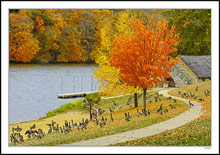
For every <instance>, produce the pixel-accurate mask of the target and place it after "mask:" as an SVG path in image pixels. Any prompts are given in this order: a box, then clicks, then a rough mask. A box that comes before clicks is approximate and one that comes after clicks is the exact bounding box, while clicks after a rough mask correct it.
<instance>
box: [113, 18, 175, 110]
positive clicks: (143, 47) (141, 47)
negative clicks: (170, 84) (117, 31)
mask: <svg viewBox="0 0 220 155" xmlns="http://www.w3.org/2000/svg"><path fill="white" fill-rule="evenodd" d="M145 22H147V23H146V26H145V25H144V24H143V23H144V22H143V21H141V20H133V21H132V25H133V30H134V31H133V35H131V36H126V35H120V36H119V37H118V38H117V39H116V40H114V42H113V49H112V50H111V54H112V58H111V60H110V63H111V66H112V67H116V68H119V69H120V73H121V76H120V78H121V80H122V81H124V82H126V83H127V84H128V85H130V86H135V87H139V88H141V89H143V91H144V95H143V97H144V109H146V92H147V89H148V88H151V87H153V86H157V85H160V84H162V83H167V81H163V80H162V78H163V77H165V78H168V77H169V74H168V72H170V71H171V68H172V66H173V65H174V63H175V59H174V58H173V57H172V54H173V53H174V51H176V46H177V45H178V41H177V40H178V38H179V34H176V33H175V26H171V27H169V25H168V21H166V20H165V19H159V20H156V19H155V17H154V16H152V17H150V18H148V20H147V21H145Z"/></svg>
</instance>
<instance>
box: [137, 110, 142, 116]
mask: <svg viewBox="0 0 220 155" xmlns="http://www.w3.org/2000/svg"><path fill="white" fill-rule="evenodd" d="M137 115H138V117H139V116H141V115H142V113H140V112H139V111H138V109H137Z"/></svg>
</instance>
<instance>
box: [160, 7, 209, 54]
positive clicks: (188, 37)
mask: <svg viewBox="0 0 220 155" xmlns="http://www.w3.org/2000/svg"><path fill="white" fill-rule="evenodd" d="M163 14H164V15H165V17H166V18H167V19H168V20H169V24H170V25H176V31H177V32H178V33H180V38H179V41H180V44H179V47H178V50H177V53H176V54H175V55H178V54H181V55H211V10H210V9H172V10H165V11H164V12H163Z"/></svg>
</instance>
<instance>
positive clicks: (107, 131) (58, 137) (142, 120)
mask: <svg viewBox="0 0 220 155" xmlns="http://www.w3.org/2000/svg"><path fill="white" fill-rule="evenodd" d="M154 93H155V91H154V92H153V91H152V92H149V93H148V95H150V94H152V95H153V94H154ZM128 98H129V95H128V96H123V97H119V98H115V99H105V100H101V102H100V104H99V105H96V106H97V107H101V108H102V109H105V110H106V112H105V113H104V114H103V115H101V116H98V119H100V118H101V117H102V116H104V117H106V118H107V119H108V120H107V124H106V125H105V126H104V127H102V128H101V127H100V126H96V124H95V123H94V122H93V121H90V123H89V125H88V127H87V129H86V130H84V131H82V130H80V131H78V130H77V129H73V131H71V132H69V133H65V134H63V133H62V134H61V133H55V132H54V133H52V134H47V131H48V129H49V127H48V126H46V124H47V123H51V120H54V121H56V122H57V123H59V124H60V125H63V124H64V120H67V121H70V120H71V119H72V120H73V121H74V123H75V122H77V123H78V122H79V121H81V119H82V118H89V114H88V112H85V113H82V111H81V110H80V111H78V113H77V114H72V113H73V112H65V113H61V114H58V115H56V116H52V117H49V118H45V119H41V120H37V121H31V122H28V123H21V124H18V125H19V126H20V127H22V128H23V130H22V133H21V134H22V135H24V133H25V131H26V130H27V129H29V127H30V126H31V125H33V124H34V123H35V124H36V129H38V128H42V129H43V131H44V132H46V135H45V136H44V137H43V138H42V139H36V138H31V139H27V138H26V136H24V137H25V138H26V139H25V142H23V143H19V144H16V146H25V145H26V146H28V145H29V146H32V145H36V146H47V145H58V144H64V143H66V144H67V143H71V142H75V141H81V140H86V139H90V138H97V137H101V136H105V135H111V134H115V133H121V132H125V131H129V130H134V129H138V128H142V127H146V126H149V125H152V124H154V123H158V122H161V121H164V120H167V119H170V118H172V117H175V116H176V115H179V114H180V113H182V112H184V111H186V110H187V109H188V106H187V105H186V104H185V103H184V102H182V101H177V102H176V103H172V104H173V105H174V106H176V109H170V108H169V106H168V105H169V104H170V103H171V102H173V101H171V100H168V99H167V98H165V97H161V101H160V102H154V101H153V100H152V99H153V97H151V98H148V101H150V100H152V101H153V102H152V103H148V104H147V109H150V112H151V115H150V116H145V117H144V116H141V117H138V116H137V113H136V111H137V110H136V108H134V107H130V105H126V103H127V100H128ZM113 100H114V101H115V102H116V103H118V106H116V108H115V109H114V111H115V112H114V113H113V118H114V121H113V122H111V121H109V118H110V114H109V107H111V106H112V105H113V104H112V102H113ZM141 102H142V99H141V98H140V100H139V103H141ZM160 104H163V107H164V108H167V109H169V112H168V113H167V114H164V115H162V116H160V115H159V114H158V113H157V109H158V108H159V107H160ZM131 105H132V106H134V103H133V102H131ZM120 107H122V108H120ZM142 108H143V107H142V104H140V106H139V107H138V109H139V111H140V110H141V109H142ZM125 112H130V115H131V116H132V118H131V121H130V122H128V121H125V120H124V113H125ZM71 114H72V115H71ZM16 126H17V124H15V125H11V126H10V131H11V128H12V127H16ZM10 145H14V144H11V143H10Z"/></svg>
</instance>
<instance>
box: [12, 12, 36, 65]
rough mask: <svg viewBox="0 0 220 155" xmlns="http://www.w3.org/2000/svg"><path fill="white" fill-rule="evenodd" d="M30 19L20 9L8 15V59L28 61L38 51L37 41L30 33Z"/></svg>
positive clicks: (31, 27)
mask: <svg viewBox="0 0 220 155" xmlns="http://www.w3.org/2000/svg"><path fill="white" fill-rule="evenodd" d="M33 28H34V26H33V22H32V20H31V19H30V18H29V17H28V16H27V15H26V14H25V12H23V11H20V12H19V13H11V14H10V16H9V60H10V61H19V62H30V61H31V60H32V59H33V58H34V56H35V54H36V53H37V52H38V51H39V47H38V41H37V39H36V38H34V37H33V35H32V30H33Z"/></svg>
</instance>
